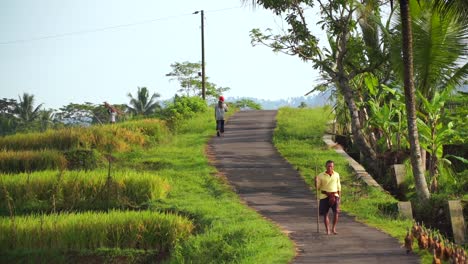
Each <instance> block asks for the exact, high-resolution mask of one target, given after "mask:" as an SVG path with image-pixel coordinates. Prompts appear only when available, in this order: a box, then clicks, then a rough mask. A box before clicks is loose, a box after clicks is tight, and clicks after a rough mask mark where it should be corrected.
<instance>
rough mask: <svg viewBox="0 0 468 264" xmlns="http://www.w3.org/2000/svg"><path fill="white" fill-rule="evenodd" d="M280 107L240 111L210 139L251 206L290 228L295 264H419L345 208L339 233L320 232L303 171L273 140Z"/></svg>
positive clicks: (216, 161) (217, 159) (221, 165)
mask: <svg viewBox="0 0 468 264" xmlns="http://www.w3.org/2000/svg"><path fill="white" fill-rule="evenodd" d="M276 113H277V112H276V111H241V112H238V113H236V114H234V115H233V116H231V118H230V119H229V121H228V122H227V123H226V133H225V135H224V137H214V138H213V139H212V140H210V142H209V148H210V150H211V153H212V154H213V159H214V160H213V165H214V166H216V167H217V169H218V170H219V171H220V172H221V173H222V174H224V175H225V176H226V177H227V179H228V180H229V182H230V183H231V185H232V186H233V187H234V189H235V191H236V192H237V193H238V194H239V196H240V197H241V199H243V200H244V201H245V202H246V203H247V205H248V206H250V207H252V208H254V209H255V210H256V211H258V212H259V213H260V214H262V215H263V216H265V217H267V218H269V219H271V220H272V221H273V222H275V223H277V224H278V225H279V226H281V227H282V228H283V229H284V230H286V231H287V232H288V233H289V236H290V238H291V239H292V240H293V241H294V242H295V244H296V247H297V251H298V252H297V256H296V258H295V259H294V260H293V263H340V264H343V263H353V264H356V263H360V264H363V263H372V264H375V263H378V264H384V263H389V264H390V263H391V264H394V263H398V264H404V263H419V262H420V261H419V258H418V257H417V256H416V255H414V254H410V255H407V254H406V253H405V249H404V248H402V247H401V245H400V244H399V243H398V241H397V240H396V239H394V238H392V237H390V236H389V235H387V234H385V233H383V232H381V231H379V230H377V229H375V228H371V227H368V226H366V225H364V224H361V223H358V222H356V221H354V220H353V218H352V217H350V216H347V215H346V214H344V213H341V216H340V221H339V224H338V227H337V231H338V233H339V234H338V235H326V234H325V233H324V227H323V223H322V221H320V230H321V232H320V233H317V218H316V211H317V207H316V206H317V205H316V200H315V196H314V195H315V194H314V193H312V192H311V191H310V189H309V187H308V186H307V185H306V183H305V182H304V180H303V179H302V178H301V176H300V175H299V173H298V172H297V171H296V170H295V169H294V168H293V167H292V166H291V165H290V164H289V163H288V162H287V161H286V160H285V159H283V158H282V156H281V155H280V154H279V153H278V151H277V150H276V149H275V147H274V146H273V143H272V136H273V130H274V128H275V125H276V120H275V117H276Z"/></svg>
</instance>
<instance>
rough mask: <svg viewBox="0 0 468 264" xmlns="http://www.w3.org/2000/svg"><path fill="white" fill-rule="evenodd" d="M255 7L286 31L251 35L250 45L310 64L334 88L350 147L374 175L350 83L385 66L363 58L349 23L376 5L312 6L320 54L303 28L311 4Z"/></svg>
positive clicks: (363, 46)
mask: <svg viewBox="0 0 468 264" xmlns="http://www.w3.org/2000/svg"><path fill="white" fill-rule="evenodd" d="M257 3H258V4H260V5H262V6H263V7H264V8H266V9H270V10H272V11H273V12H274V13H275V14H284V15H285V20H286V22H287V23H288V24H289V27H290V28H289V29H287V30H283V32H284V33H280V34H276V35H275V34H273V33H272V32H271V30H268V32H267V33H262V32H260V30H258V29H254V30H252V31H251V37H252V43H253V44H258V43H260V44H263V45H266V46H268V47H271V48H272V49H273V51H275V52H284V53H286V54H289V55H294V56H298V57H300V58H301V59H302V60H305V61H310V62H312V63H313V66H314V68H316V69H320V71H321V72H322V76H324V78H326V79H327V82H328V83H329V84H330V86H332V87H336V89H337V90H338V91H339V92H340V93H341V94H342V95H343V98H344V102H345V104H346V107H347V108H348V111H349V113H350V117H351V131H352V135H353V139H354V143H355V144H356V146H357V147H358V149H359V150H360V152H362V153H363V157H364V158H365V163H366V164H367V168H368V169H369V171H370V172H371V173H372V174H374V175H379V174H380V168H379V167H378V165H377V164H378V162H377V153H376V151H375V150H374V149H373V148H372V146H371V144H370V143H369V140H368V138H367V135H366V134H365V133H364V128H363V122H362V116H361V110H360V109H359V107H358V104H357V102H356V99H357V98H358V97H357V96H356V91H357V90H356V87H355V86H354V85H353V83H352V80H353V79H354V78H355V77H356V76H357V75H359V74H362V73H364V72H372V71H374V70H375V69H377V68H378V67H380V66H381V65H382V63H383V62H384V61H385V60H384V59H383V56H378V57H377V61H375V62H374V61H370V60H369V57H370V54H369V53H368V52H369V51H370V50H371V49H370V48H368V47H367V46H366V43H365V42H364V41H363V39H362V37H360V36H359V35H358V31H357V22H356V20H355V19H354V16H356V15H357V14H358V12H357V10H358V9H362V10H364V9H366V8H370V9H372V10H374V9H375V8H378V5H375V4H374V5H373V4H371V3H372V2H368V3H367V2H364V3H357V2H353V1H333V2H326V3H325V2H323V1H321V0H317V1H316V3H318V5H319V7H320V10H321V15H322V16H321V20H320V21H319V22H318V23H319V24H320V25H321V26H322V29H324V30H326V31H327V32H328V33H329V34H328V44H329V46H330V47H329V48H319V45H318V38H317V37H316V36H314V35H313V34H312V32H311V31H310V30H309V28H308V26H307V25H308V21H307V19H306V18H307V15H306V10H307V9H310V8H311V7H312V6H313V2H312V1H294V2H291V1H287V0H282V1H257ZM366 5H367V6H366ZM374 19H375V20H378V16H374ZM379 24H381V23H379ZM373 54H374V53H373ZM375 54H377V53H375ZM378 58H380V60H378Z"/></svg>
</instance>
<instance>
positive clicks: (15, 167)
mask: <svg viewBox="0 0 468 264" xmlns="http://www.w3.org/2000/svg"><path fill="white" fill-rule="evenodd" d="M66 167H67V160H66V159H65V157H64V156H63V154H62V153H60V152H59V151H56V150H45V149H44V150H38V151H32V150H25V151H5V150H0V172H4V173H19V172H27V171H28V172H29V171H39V170H53V169H65V168H66Z"/></svg>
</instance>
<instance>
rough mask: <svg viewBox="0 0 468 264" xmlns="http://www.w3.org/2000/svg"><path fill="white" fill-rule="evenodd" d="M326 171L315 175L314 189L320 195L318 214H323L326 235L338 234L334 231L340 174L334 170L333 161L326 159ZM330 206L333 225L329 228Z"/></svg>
mask: <svg viewBox="0 0 468 264" xmlns="http://www.w3.org/2000/svg"><path fill="white" fill-rule="evenodd" d="M325 167H326V169H327V170H326V171H325V172H322V173H319V175H317V176H315V190H316V191H317V192H318V194H319V195H320V203H319V215H321V216H323V222H324V224H325V230H326V232H327V235H330V234H332V233H333V234H335V235H336V234H338V233H337V232H336V224H337V223H338V215H339V212H340V194H341V182H340V175H339V174H338V172H336V171H335V170H334V168H335V163H334V162H333V161H332V160H328V161H327V162H326V163H325ZM330 208H331V209H332V211H333V225H332V228H331V230H330V220H329V218H328V212H329V210H330Z"/></svg>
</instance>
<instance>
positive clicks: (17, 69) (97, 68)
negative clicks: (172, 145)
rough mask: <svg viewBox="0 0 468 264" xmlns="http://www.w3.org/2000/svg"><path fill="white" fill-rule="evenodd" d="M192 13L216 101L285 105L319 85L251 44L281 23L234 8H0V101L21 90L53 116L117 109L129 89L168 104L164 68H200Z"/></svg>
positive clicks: (139, 1)
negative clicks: (76, 109) (89, 107)
mask: <svg viewBox="0 0 468 264" xmlns="http://www.w3.org/2000/svg"><path fill="white" fill-rule="evenodd" d="M197 10H204V13H205V61H206V75H207V76H208V77H209V78H210V79H209V81H210V82H213V83H215V84H217V85H218V86H223V87H226V86H227V87H230V88H231V91H230V92H228V93H226V94H225V96H239V97H244V96H245V97H256V98H260V99H272V100H273V99H281V98H284V99H286V98H288V97H297V96H302V95H304V94H305V93H306V92H308V91H309V90H311V89H312V88H313V86H314V85H316V84H317V83H318V82H319V79H318V78H319V75H318V72H317V71H315V70H314V69H313V68H312V65H311V64H310V63H305V62H302V61H301V60H300V59H299V58H298V57H292V56H288V55H284V54H275V53H273V52H272V51H271V49H269V48H267V47H265V46H256V47H253V46H252V45H251V43H250V36H249V31H250V30H251V29H252V28H260V29H266V28H272V29H279V28H281V25H282V23H283V20H282V19H281V18H279V17H275V16H274V15H273V13H272V12H270V11H266V10H263V9H261V8H257V9H255V10H253V9H252V8H251V7H249V6H242V4H241V1H240V0H223V1H219V0H197V1H193V0H174V1H156V0H136V1H128V0H99V1H96V0H41V1H37V0H2V1H0V33H1V34H0V58H1V59H0V98H14V99H18V96H19V95H22V94H23V93H24V92H26V93H29V94H33V95H34V96H35V98H36V105H37V104H39V103H44V107H45V108H54V109H58V108H59V107H62V106H64V105H67V104H69V103H71V102H73V103H84V102H92V103H96V104H99V103H102V102H103V101H108V102H110V103H112V104H126V103H128V102H129V99H128V97H127V94H128V93H129V92H130V93H132V94H133V95H135V94H136V91H137V87H147V88H148V89H149V90H150V92H151V93H153V92H157V93H159V94H161V98H162V99H168V98H171V97H172V96H174V94H175V93H176V91H177V89H178V83H177V82H175V81H169V78H168V77H166V76H165V75H166V74H167V73H169V72H170V71H171V67H170V64H172V63H174V62H184V61H189V62H200V61H201V21H200V14H192V13H193V12H194V11H197ZM317 31H318V29H317ZM322 35H323V33H322Z"/></svg>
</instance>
